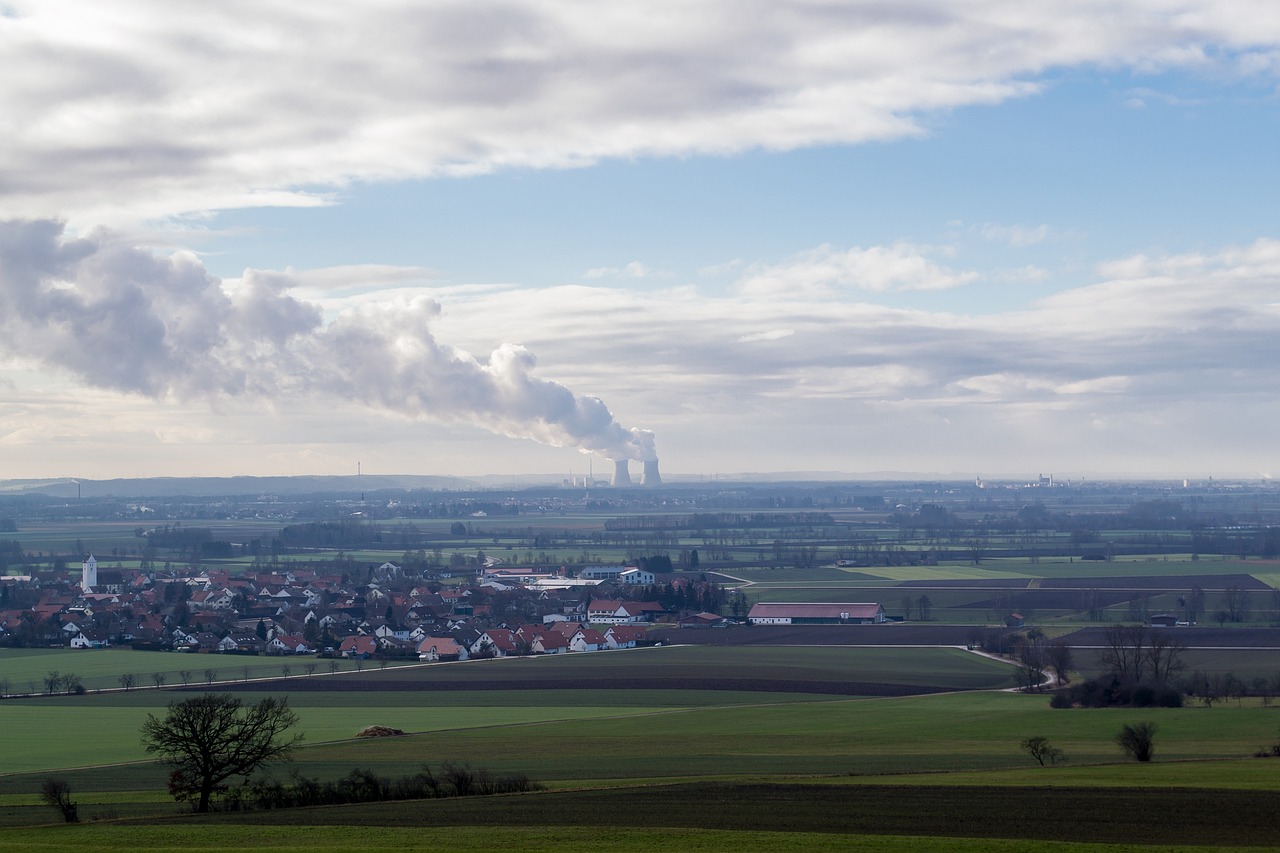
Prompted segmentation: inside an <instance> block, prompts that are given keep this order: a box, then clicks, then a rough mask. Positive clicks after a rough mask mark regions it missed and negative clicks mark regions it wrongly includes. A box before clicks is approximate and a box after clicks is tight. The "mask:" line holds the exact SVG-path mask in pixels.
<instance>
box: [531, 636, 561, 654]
mask: <svg viewBox="0 0 1280 853" xmlns="http://www.w3.org/2000/svg"><path fill="white" fill-rule="evenodd" d="M531 648H532V650H533V653H534V654H535V655H562V654H565V653H567V652H568V651H569V640H568V639H567V638H565V637H563V636H561V635H560V634H554V633H544V634H538V635H537V636H535V637H534V638H533V642H532V644H531Z"/></svg>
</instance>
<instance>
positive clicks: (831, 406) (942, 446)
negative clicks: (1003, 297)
mask: <svg viewBox="0 0 1280 853" xmlns="http://www.w3.org/2000/svg"><path fill="white" fill-rule="evenodd" d="M873 249H875V250H879V251H877V252H872V251H871V250H873ZM857 251H858V252H859V253H861V254H862V255H867V254H868V253H870V254H869V256H870V257H880V256H889V257H892V256H894V254H895V253H896V252H897V251H898V247H897V246H895V245H890V246H881V247H865V248H862V249H859V250H857ZM826 254H829V255H831V256H833V257H837V258H841V257H844V256H845V255H846V254H847V253H846V252H844V251H837V250H834V249H827V250H825V251H824V255H826ZM748 266H749V267H758V268H761V269H763V268H765V267H767V266H768V265H767V264H759V263H758V262H757V263H756V264H748ZM0 270H2V271H3V274H2V275H0V300H2V301H3V304H4V305H5V306H6V310H5V311H4V312H3V313H2V314H0V348H2V349H3V351H4V352H5V353H6V354H7V355H8V356H9V358H8V360H7V361H6V362H4V363H0V382H5V383H6V384H7V386H8V388H9V390H8V391H7V392H6V394H5V399H4V400H3V401H0V445H4V446H6V447H18V446H21V447H29V446H31V445H32V444H33V443H35V442H45V443H48V442H51V441H52V442H59V446H71V445H75V446H77V447H78V448H79V449H78V450H77V451H76V452H77V453H80V454H81V457H83V459H85V460H89V461H90V462H91V461H92V459H93V457H94V454H96V456H97V457H98V458H99V459H114V458H117V457H118V456H119V454H120V453H123V452H124V451H123V449H121V450H119V451H117V450H115V449H113V448H117V447H119V448H123V447H124V445H125V444H127V443H134V444H136V443H139V442H140V441H142V439H143V438H146V437H148V436H149V437H150V438H149V439H148V440H149V441H150V442H151V444H149V445H148V444H146V443H145V441H142V443H143V445H144V446H149V447H151V448H153V449H155V448H159V450H156V452H157V453H164V452H170V451H166V450H164V448H173V450H172V451H171V452H173V453H177V452H178V451H179V450H180V449H181V448H182V447H184V446H185V447H187V450H186V453H187V456H186V457H184V458H186V459H188V460H189V458H190V456H189V445H182V444H168V443H167V442H171V441H177V442H183V441H184V440H185V439H186V438H190V439H191V440H199V441H201V442H209V445H208V446H210V447H218V448H227V449H228V452H231V451H232V450H233V449H234V448H235V447H237V446H240V447H243V448H246V449H245V450H244V451H243V452H245V453H252V454H257V455H256V457H255V459H257V460H258V461H259V462H261V463H262V464H268V463H270V462H271V458H272V457H271V456H270V454H275V453H279V454H286V455H287V454H288V453H290V452H292V451H291V449H290V446H291V443H292V444H294V445H296V447H297V448H299V449H300V448H302V447H304V446H305V447H307V448H310V449H313V450H315V452H316V453H318V454H320V455H321V456H323V457H324V458H326V459H328V458H337V457H338V456H340V453H339V451H338V450H337V449H336V448H337V444H336V443H338V442H348V441H349V442H351V443H353V444H356V445H358V444H361V443H365V444H367V443H370V442H372V443H375V444H377V445H378V448H379V449H378V450H377V451H376V452H379V453H383V454H384V458H383V460H382V461H383V464H384V465H385V466H386V467H387V468H388V469H391V468H392V466H394V465H396V464H397V463H396V462H395V459H396V458H401V459H403V458H406V457H405V455H404V454H406V453H408V454H410V455H411V456H412V457H413V458H417V457H418V455H419V454H421V453H423V452H424V451H423V450H422V449H421V448H422V447H424V446H426V445H425V444H424V442H426V441H427V440H429V439H428V435H435V436H437V437H438V436H440V435H441V434H442V432H441V431H440V430H444V431H445V433H443V434H447V435H448V436H449V441H450V442H451V443H453V445H454V446H456V447H464V446H471V445H473V444H476V442H477V441H478V439H477V438H476V437H475V435H476V433H478V432H480V431H479V430H476V429H475V428H476V427H480V428H482V430H484V431H489V432H493V433H497V434H499V435H507V436H520V437H525V438H532V439H536V440H538V441H542V442H546V443H547V444H549V445H551V446H562V447H563V446H569V447H587V448H589V449H596V450H599V451H600V452H601V453H602V454H604V455H606V456H610V455H620V454H621V453H622V452H623V451H628V452H633V453H634V454H635V455H640V454H643V453H645V452H651V451H652V445H651V444H646V441H651V439H652V436H651V435H650V434H648V433H646V432H644V431H640V430H634V429H631V428H626V427H623V426H622V425H621V424H622V423H624V422H625V421H626V420H628V419H629V418H628V415H629V414H630V415H632V416H634V415H637V414H638V415H641V416H643V418H644V422H645V424H646V426H648V427H650V428H652V429H654V430H655V431H657V432H660V433H662V434H663V435H664V448H666V449H667V450H672V449H673V448H675V447H679V454H682V455H683V456H684V458H685V459H686V463H685V464H686V465H693V464H694V462H693V460H694V459H696V458H700V457H701V455H707V454H710V457H708V458H717V457H716V455H717V454H725V453H731V452H732V453H738V454H748V453H749V454H751V458H752V459H753V460H756V459H758V460H759V463H760V464H759V465H758V466H756V467H759V468H764V469H767V468H769V467H774V466H778V465H782V466H784V467H785V466H789V465H794V464H796V463H795V461H794V458H795V457H796V455H797V454H798V455H799V457H803V458H809V456H811V455H813V454H818V453H820V452H821V453H828V454H829V453H832V452H835V449H837V448H850V449H849V450H848V452H850V453H854V452H865V448H868V447H874V448H876V453H877V454H878V456H877V458H881V457H882V456H883V457H884V458H886V459H887V458H888V457H887V454H898V459H899V460H901V461H897V462H894V463H892V464H893V465H896V466H901V465H904V464H910V465H911V466H913V467H911V468H909V470H920V468H919V467H918V466H923V465H929V464H937V465H954V464H956V463H955V461H954V460H955V459H956V458H957V456H956V454H966V455H965V457H964V458H970V457H972V456H973V454H974V453H975V452H977V451H975V450H974V448H975V447H976V448H989V450H987V451H984V452H987V453H992V454H996V453H997V451H998V454H999V458H1001V459H1014V458H1019V459H1028V460H1029V459H1034V458H1037V454H1048V455H1050V456H1051V457H1052V458H1061V457H1062V455H1063V454H1069V455H1070V456H1071V458H1072V459H1074V460H1078V462H1077V464H1084V461H1086V460H1092V461H1091V463H1090V464H1102V463H1098V462H1096V460H1097V459H1099V458H1101V457H1100V456H1099V454H1111V456H1110V457H1108V459H1109V460H1110V462H1109V463H1108V464H1110V465H1111V466H1112V467H1111V470H1113V471H1114V470H1117V468H1116V467H1115V466H1117V465H1119V466H1122V467H1121V468H1120V470H1136V467H1135V468H1124V467H1123V466H1124V465H1126V464H1128V463H1127V462H1126V460H1127V459H1130V458H1132V459H1135V460H1136V459H1144V460H1148V462H1146V463H1144V464H1145V465H1148V466H1154V467H1159V466H1164V467H1163V468H1161V469H1160V470H1167V469H1168V468H1169V466H1171V465H1174V462H1176V460H1178V459H1181V458H1183V457H1182V456H1180V455H1179V454H1180V453H1183V451H1184V450H1185V449H1186V448H1188V447H1192V446H1194V447H1196V448H1200V450H1197V455H1196V457H1195V458H1196V459H1198V460H1201V462H1200V464H1202V465H1209V464H1211V462H1212V461H1213V460H1215V459H1219V460H1226V459H1231V460H1238V459H1239V458H1241V454H1245V453H1254V454H1264V455H1263V456H1262V457H1261V458H1260V459H1259V461H1258V462H1257V463H1250V464H1251V465H1253V466H1254V468H1256V469H1259V470H1260V469H1261V468H1263V467H1267V466H1268V465H1271V463H1270V462H1268V461H1267V458H1268V457H1266V456H1265V454H1266V453H1268V452H1270V451H1268V450H1267V448H1269V447H1270V446H1271V442H1270V438H1269V434H1266V433H1258V432H1256V431H1255V432H1251V431H1250V430H1251V429H1253V427H1254V426H1256V424H1258V423H1268V422H1271V421H1272V420H1274V418H1275V417H1276V416H1280V404H1277V401H1278V400H1280V377H1278V376H1277V375H1276V373H1275V370H1274V361H1275V359H1274V352H1275V341H1276V340H1277V337H1278V336H1280V299H1278V298H1277V295H1276V288H1275V282H1276V281H1277V280H1280V240H1273V239H1261V240H1257V241H1254V242H1253V243H1250V244H1246V245H1242V246H1229V247H1224V248H1220V249H1218V250H1215V251H1201V252H1193V253H1181V254H1169V255H1154V254H1146V255H1135V256H1132V257H1128V258H1118V259H1116V260H1114V261H1112V262H1109V263H1107V264H1104V265H1101V266H1100V267H1099V272H1098V275H1097V277H1096V278H1095V280H1093V281H1092V282H1089V283H1087V284H1085V285H1082V286H1079V287H1076V288H1074V289H1071V290H1068V291H1064V292H1061V293H1057V294H1054V295H1052V296H1049V297H1045V298H1043V299H1040V300H1039V301H1037V302H1035V303H1033V304H1031V305H1030V306H1029V307H1027V308H1024V309H1020V310H1011V311H1003V312H993V313H984V314H972V315H970V314H958V313H953V312H949V311H943V310H938V309H936V308H935V309H925V308H913V309H910V310H908V309H904V308H894V307H889V306H886V305H877V304H875V303H874V302H872V301H870V300H869V294H873V293H874V292H873V291H865V290H855V289H851V288H842V287H825V288H817V289H813V290H811V291H808V292H807V293H806V297H805V298H803V299H798V298H796V296H795V292H794V290H791V289H787V288H776V289H770V288H764V289H761V290H759V291H758V292H754V293H752V294H750V295H744V294H743V293H741V292H738V291H732V290H731V291H728V292H724V291H715V292H712V293H708V292H703V291H701V290H699V289H698V288H695V287H690V286H672V287H667V288H664V289H657V288H654V289H643V290H635V289H632V288H628V287H627V286H626V285H625V282H620V283H598V284H592V285H587V284H574V285H566V286H562V287H552V288H545V289H525V288H519V287H498V286H493V285H486V286H483V287H466V286H459V287H457V288H454V289H453V290H452V291H450V296H449V298H448V302H447V304H446V306H447V309H448V310H447V311H444V310H443V307H442V305H441V304H440V303H438V302H437V301H436V300H435V299H432V298H428V297H427V296H425V295H424V293H425V292H426V290H425V288H421V287H419V288H417V289H415V288H412V287H409V286H405V285H403V284H397V285H396V289H395V294H396V295H395V296H394V297H392V298H383V297H378V296H374V295H369V294H365V295H363V296H362V297H361V301H359V302H353V303H351V304H349V305H348V307H346V308H344V309H343V310H341V311H333V312H326V311H322V310H321V307H320V306H319V305H318V304H317V303H315V302H312V301H310V300H307V299H304V298H301V297H299V296H298V293H299V292H300V287H301V282H303V281H305V280H308V279H312V280H320V281H325V282H328V283H329V284H328V285H327V286H328V287H329V288H330V289H331V290H332V291H333V292H342V291H343V290H344V288H343V287H342V286H341V285H340V279H341V278H342V276H343V274H344V273H343V271H342V270H337V269H335V270H328V271H324V270H311V271H306V272H303V273H299V272H289V271H287V270H286V271H264V270H250V271H247V272H246V273H245V275H244V276H242V278H241V279H239V280H238V281H237V282H236V286H235V287H227V286H226V283H224V282H219V281H218V280H217V279H216V278H214V277H212V276H210V275H209V274H208V272H207V271H205V270H204V268H203V267H202V266H201V264H200V262H199V260H198V259H197V258H195V257H194V256H192V255H190V254H186V253H181V252H177V253H173V254H171V255H168V256H158V255H155V254H153V253H151V252H148V251H143V250H140V249H138V248H136V247H134V246H132V245H130V244H129V243H128V242H127V241H121V240H117V239H116V238H114V237H113V236H112V235H110V234H108V233H106V232H100V233H98V234H95V235H91V236H90V237H82V238H70V237H68V236H67V235H66V233H65V231H64V229H63V228H62V227H61V226H60V225H59V224H58V223H51V222H46V221H34V222H9V223H4V224H3V225H2V226H0ZM346 273H347V274H350V275H352V277H353V279H354V280H356V281H359V280H362V278H363V277H364V274H362V273H361V272H360V271H359V270H350V269H348V270H347V271H346ZM406 274H407V273H406ZM388 277H389V278H391V279H398V277H399V276H398V274H390V273H388ZM430 292H431V293H433V294H434V293H436V292H437V290H436V288H434V287H433V288H431V290H430ZM512 330H519V331H520V334H521V338H520V339H519V343H518V344H517V343H516V342H515V341H513V339H512V336H511V332H512ZM446 342H447V343H446ZM472 352H485V353H489V355H488V356H485V357H481V358H477V357H475V356H472V355H471V353H472ZM535 352H536V353H537V354H538V360H537V361H536V362H535V360H534V358H533V355H532V353H535ZM543 374H545V375H546V376H552V377H554V381H553V380H552V379H549V378H543ZM570 389H575V390H570ZM597 394H598V395H600V396H599V397H597V396H595V395H597ZM601 397H603V398H605V399H608V400H609V403H610V405H609V406H608V407H606V406H605V404H604V403H603V402H601V399H600V398H601ZM156 401H159V403H160V404H159V405H157V404H156ZM262 401H266V403H265V404H264V403H263V402H262ZM264 405H265V406H266V407H267V411H266V412H265V413H263V412H262V410H263V408H264ZM615 412H617V413H618V414H617V415H616V416H615V414H614V413H615ZM388 414H390V415H391V416H390V417H389V416H388ZM943 419H946V420H948V421H950V422H951V424H952V426H951V427H950V428H949V429H948V430H947V433H946V436H947V438H945V439H943V438H942V437H940V436H938V435H936V434H934V433H932V432H930V429H931V427H930V425H931V424H938V423H941V422H942V421H943ZM423 421H430V422H432V423H443V424H446V425H448V424H454V425H461V426H457V427H456V428H455V427H452V426H445V427H441V428H434V427H433V430H435V431H434V432H432V431H427V430H423V429H422V423H423ZM464 427H465V428H464ZM193 430H194V431H193ZM468 430H470V431H468ZM1098 430H1105V432H1106V435H1107V436H1108V443H1107V446H1106V448H1100V447H1098V446H1097V444H1096V440H1095V439H1096V435H1097V432H1098ZM1262 435H1265V436H1266V437H1265V438H1260V437H1259V436H1262ZM593 436H594V437H593ZM674 436H678V440H676V439H675V438H673V437H674ZM1090 436H1094V437H1095V438H1090ZM140 437H142V438H140ZM184 437H185V438H184ZM966 441H967V442H969V444H967V445H965V444H963V442H966ZM259 442H260V443H261V445H262V446H261V447H260V448H256V449H253V450H252V451H250V450H249V449H248V448H249V447H250V446H253V445H255V444H256V443H259ZM620 445H626V446H625V447H623V446H620ZM202 446H203V445H202ZM389 447H395V448H398V449H399V453H400V456H399V457H396V456H394V455H391V454H389V452H388V451H386V448H389ZM858 448H863V451H858ZM924 448H927V450H925V449H924ZM1206 448H1207V449H1206ZM490 449H491V446H486V453H488V452H489V450H490ZM497 452H498V453H499V454H500V453H503V452H507V453H512V454H514V451H502V449H501V448H500V447H499V448H498V450H497ZM528 452H531V453H536V451H528ZM673 452H674V451H673ZM841 452H845V451H841ZM366 453H368V454H374V453H375V451H372V450H370V451H366ZM264 454H266V455H264ZM335 454H337V455H335ZM1228 454H1231V455H1228ZM667 455H668V454H667V453H666V451H664V457H665V456H667ZM81 457H77V458H81ZM784 457H785V458H784ZM138 458H139V459H140V460H141V461H140V462H139V464H140V465H142V466H145V465H146V455H145V453H139V454H138ZM317 458H319V457H317ZM366 458H375V457H374V456H373V455H369V456H366ZM494 458H497V457H496V456H495V457H494ZM908 459H913V460H916V461H914V462H910V463H908V462H907V461H906V460H908ZM788 460H792V461H788ZM930 460H935V461H933V462H930ZM97 464H101V463H100V462H99V463H97ZM185 464H188V465H189V464H191V463H190V462H189V461H188V462H187V463H185ZM298 464H301V463H298ZM551 464H557V463H551ZM1001 464H1002V465H1006V464H1009V463H1004V462H1002V463H1001ZM887 465H889V463H887V462H886V463H884V465H879V464H878V465H877V467H884V466H887ZM983 467H985V468H986V469H987V470H988V471H992V470H995V468H994V467H993V466H991V465H985V466H983ZM1175 467H1176V466H1175ZM1235 467H1237V468H1238V467H1239V463H1236V464H1235ZM1271 467H1274V466H1273V465H1271ZM1254 468H1250V469H1249V470H1253V469H1254ZM80 470H88V471H92V470H93V468H92V466H90V467H88V468H81V469H80ZM139 470H146V469H145V467H143V468H140V469H139ZM401 470H403V469H401ZM904 470H905V469H904ZM941 470H951V469H950V468H944V469H941ZM1006 470H1007V468H1006ZM1033 470H1034V468H1033ZM116 475H118V472H117V474H116Z"/></svg>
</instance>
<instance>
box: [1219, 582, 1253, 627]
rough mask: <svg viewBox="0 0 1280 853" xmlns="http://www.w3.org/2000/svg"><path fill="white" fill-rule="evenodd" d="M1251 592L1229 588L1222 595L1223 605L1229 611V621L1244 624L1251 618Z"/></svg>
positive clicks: (1235, 587) (1233, 587) (1234, 587)
mask: <svg viewBox="0 0 1280 853" xmlns="http://www.w3.org/2000/svg"><path fill="white" fill-rule="evenodd" d="M1249 598H1250V595H1249V591H1248V590H1244V589H1241V588H1240V587H1238V586H1231V587H1227V589H1226V590H1225V591H1224V592H1223V593H1222V605H1223V607H1224V608H1225V609H1226V611H1227V619H1229V620H1230V621H1232V622H1243V621H1245V620H1246V619H1248V618H1249Z"/></svg>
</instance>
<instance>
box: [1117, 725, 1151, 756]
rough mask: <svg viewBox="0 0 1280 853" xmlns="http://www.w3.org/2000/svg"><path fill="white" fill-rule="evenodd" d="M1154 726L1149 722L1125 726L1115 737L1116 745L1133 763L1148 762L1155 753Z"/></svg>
mask: <svg viewBox="0 0 1280 853" xmlns="http://www.w3.org/2000/svg"><path fill="white" fill-rule="evenodd" d="M1155 735H1156V724H1155V723H1151V722H1142V723H1133V724H1132V725H1128V724H1126V725H1125V726H1124V728H1122V729H1120V733H1119V734H1117V735H1116V743H1117V744H1118V745H1119V746H1120V748H1121V749H1122V750H1124V754H1125V755H1127V756H1129V757H1130V758H1132V759H1134V760H1135V761H1150V760H1151V756H1152V755H1153V754H1154V753H1155Z"/></svg>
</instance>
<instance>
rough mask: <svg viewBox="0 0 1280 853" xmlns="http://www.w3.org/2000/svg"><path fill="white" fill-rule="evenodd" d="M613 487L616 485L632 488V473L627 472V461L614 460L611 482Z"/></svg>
mask: <svg viewBox="0 0 1280 853" xmlns="http://www.w3.org/2000/svg"><path fill="white" fill-rule="evenodd" d="M611 485H614V486H630V485H631V472H630V471H629V470H627V460H625V459H615V460H613V481H612V482H611Z"/></svg>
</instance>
